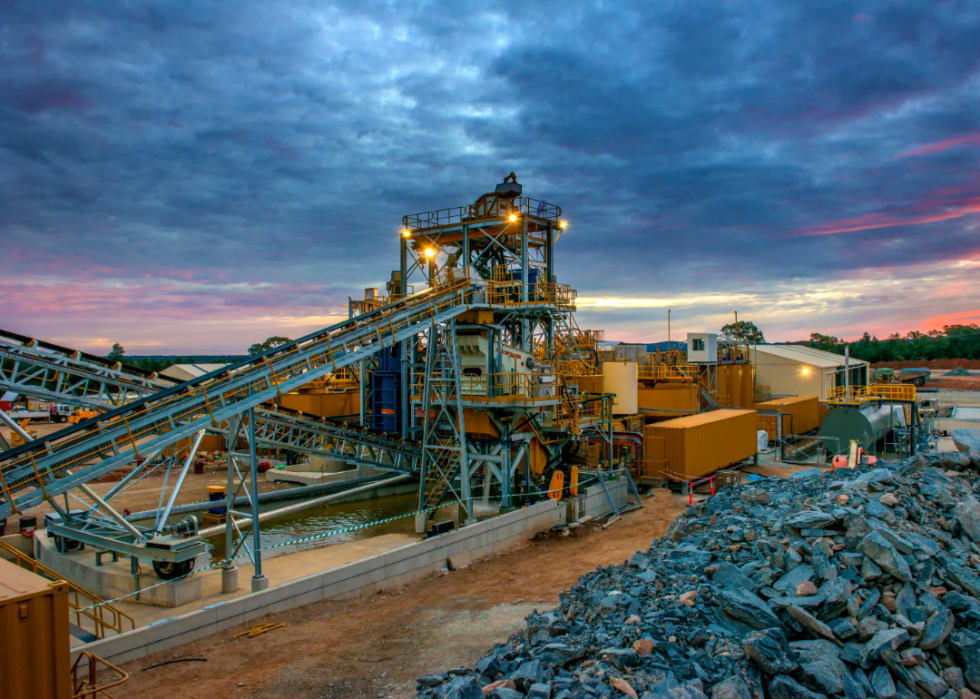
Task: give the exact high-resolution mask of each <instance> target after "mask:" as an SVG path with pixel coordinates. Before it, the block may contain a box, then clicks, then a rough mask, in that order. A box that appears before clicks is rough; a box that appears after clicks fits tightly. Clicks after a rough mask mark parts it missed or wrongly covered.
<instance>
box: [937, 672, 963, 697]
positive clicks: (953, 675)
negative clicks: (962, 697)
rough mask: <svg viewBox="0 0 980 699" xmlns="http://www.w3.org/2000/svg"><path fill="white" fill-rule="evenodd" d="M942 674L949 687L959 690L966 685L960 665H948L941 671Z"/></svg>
mask: <svg viewBox="0 0 980 699" xmlns="http://www.w3.org/2000/svg"><path fill="white" fill-rule="evenodd" d="M940 676H941V677H942V678H943V682H945V683H946V684H948V685H949V688H950V689H951V690H952V691H954V692H958V691H960V690H961V689H963V688H964V687H966V680H965V679H964V678H963V671H962V670H961V669H959V668H958V667H947V668H945V669H944V670H943V671H942V673H940Z"/></svg>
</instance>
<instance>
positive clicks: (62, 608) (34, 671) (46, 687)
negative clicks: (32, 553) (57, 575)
mask: <svg viewBox="0 0 980 699" xmlns="http://www.w3.org/2000/svg"><path fill="white" fill-rule="evenodd" d="M0 648H2V649H3V652H2V653H0V688H2V689H3V695H2V696H4V697H8V696H9V697H19V698H20V699H42V698H43V699H68V697H70V696H71V695H72V692H71V689H72V688H71V657H70V653H71V640H70V639H69V636H68V583H66V582H51V581H50V580H46V579H44V578H42V577H41V576H40V575H35V574H34V573H32V572H31V571H29V570H24V569H23V568H21V567H20V566H18V565H16V564H14V563H10V562H9V561H4V560H0Z"/></svg>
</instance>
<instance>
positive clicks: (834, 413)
mask: <svg viewBox="0 0 980 699" xmlns="http://www.w3.org/2000/svg"><path fill="white" fill-rule="evenodd" d="M904 425H905V412H904V411H903V410H902V408H901V407H900V406H897V405H881V406H876V405H872V404H868V405H863V406H861V407H860V408H852V407H841V408H836V409H835V410H831V411H830V412H829V413H827V417H826V418H824V421H823V423H822V424H821V425H820V436H821V437H829V438H833V439H828V440H827V443H826V444H827V448H828V449H830V450H832V451H833V450H836V451H841V452H843V451H846V450H847V449H848V447H849V446H850V444H851V440H852V439H854V440H857V443H858V446H859V447H861V448H862V449H864V451H866V452H870V451H874V446H875V444H876V443H877V442H879V441H880V440H882V439H884V438H885V437H886V436H887V435H888V434H889V433H890V432H891V431H892V429H893V428H895V427H903V426H904Z"/></svg>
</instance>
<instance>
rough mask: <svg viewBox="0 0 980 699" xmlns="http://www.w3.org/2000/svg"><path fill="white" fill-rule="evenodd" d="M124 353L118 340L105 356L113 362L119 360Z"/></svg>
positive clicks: (124, 350)
mask: <svg viewBox="0 0 980 699" xmlns="http://www.w3.org/2000/svg"><path fill="white" fill-rule="evenodd" d="M125 354H126V349H125V348H124V347H123V346H122V345H120V344H119V343H118V342H117V343H115V344H114V345H113V346H112V351H111V352H109V354H107V355H106V356H105V358H106V359H108V360H110V361H113V362H121V361H122V358H123V355H125Z"/></svg>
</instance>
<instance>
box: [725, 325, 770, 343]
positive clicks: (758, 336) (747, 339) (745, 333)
mask: <svg viewBox="0 0 980 699" xmlns="http://www.w3.org/2000/svg"><path fill="white" fill-rule="evenodd" d="M737 331H738V341H739V342H744V343H746V344H749V345H758V344H762V343H763V342H765V341H766V338H765V337H763V335H762V331H761V330H759V328H757V327H756V326H755V323H753V322H752V321H749V320H740V321H738V328H737ZM718 339H719V340H721V341H722V342H735V339H736V327H735V323H729V324H728V325H723V326H721V335H720V336H719V338H718Z"/></svg>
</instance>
